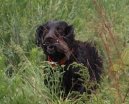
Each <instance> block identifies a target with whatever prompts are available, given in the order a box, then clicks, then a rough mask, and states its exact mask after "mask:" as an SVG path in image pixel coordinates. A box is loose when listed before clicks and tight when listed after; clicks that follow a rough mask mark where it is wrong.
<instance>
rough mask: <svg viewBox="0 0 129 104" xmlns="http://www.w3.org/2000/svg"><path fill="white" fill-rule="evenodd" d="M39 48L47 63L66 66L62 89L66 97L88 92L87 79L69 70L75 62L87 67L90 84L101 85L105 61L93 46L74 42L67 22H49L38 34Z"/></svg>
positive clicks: (73, 36) (87, 43)
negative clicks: (73, 93) (85, 82)
mask: <svg viewBox="0 0 129 104" xmlns="http://www.w3.org/2000/svg"><path fill="white" fill-rule="evenodd" d="M36 44H37V46H39V47H41V48H42V49H43V51H44V53H45V55H46V61H49V62H54V63H56V64H58V65H64V74H63V80H62V87H63V89H64V92H65V94H66V95H67V94H68V93H70V92H71V91H77V92H79V93H81V94H82V93H83V92H87V89H86V88H85V86H84V79H83V78H82V77H81V76H80V75H78V74H77V72H79V71H80V68H78V67H76V68H75V67H69V65H70V64H72V63H73V62H77V63H79V64H83V65H84V66H85V67H87V68H88V72H89V75H90V81H96V82H98V83H99V81H100V79H101V74H102V70H103V61H102V58H101V57H100V55H99V54H98V50H97V49H96V47H95V46H94V45H93V44H91V43H90V42H81V41H79V40H76V39H75V33H74V29H73V26H72V25H69V24H68V23H66V22H65V21H48V22H46V23H45V24H43V25H40V26H39V27H38V28H37V30H36ZM68 67H69V69H68ZM84 70H85V69H84ZM80 79H82V80H80ZM91 89H94V88H91Z"/></svg>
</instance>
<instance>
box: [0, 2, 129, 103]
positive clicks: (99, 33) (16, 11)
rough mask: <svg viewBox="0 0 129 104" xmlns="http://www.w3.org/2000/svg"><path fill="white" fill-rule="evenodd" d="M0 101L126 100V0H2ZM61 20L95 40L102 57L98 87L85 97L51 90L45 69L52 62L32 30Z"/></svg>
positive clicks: (128, 73) (128, 61) (128, 47)
mask: <svg viewBox="0 0 129 104" xmlns="http://www.w3.org/2000/svg"><path fill="white" fill-rule="evenodd" d="M0 7H1V9H0V104H85V103H86V104H129V0H0ZM48 20H64V21H67V22H68V23H69V24H72V25H73V26H74V28H75V33H76V39H79V40H82V41H87V40H88V41H95V42H96V43H97V47H98V49H99V50H100V51H99V52H100V53H101V54H102V57H103V60H104V73H103V76H102V81H101V84H100V88H99V89H98V90H97V91H96V93H94V94H91V95H90V96H91V98H90V99H88V98H87V94H83V95H81V97H80V98H78V99H75V98H71V99H67V98H66V99H65V100H63V99H61V97H59V96H57V93H60V92H59V90H57V89H56V87H57V85H58V78H59V76H60V75H59V73H58V70H60V67H58V68H57V72H56V73H55V76H56V77H54V79H55V80H56V82H57V84H56V85H55V86H52V88H53V89H54V91H55V92H57V93H54V92H52V93H50V91H49V88H47V87H46V86H45V85H44V83H43V79H44V77H45V76H46V75H45V74H44V73H43V70H45V69H46V70H49V69H50V66H49V65H48V64H47V63H46V62H44V54H43V52H42V50H41V49H40V48H37V47H36V45H35V41H34V37H35V30H36V28H37V27H38V25H40V24H42V23H44V22H46V21H48Z"/></svg>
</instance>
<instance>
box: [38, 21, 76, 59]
mask: <svg viewBox="0 0 129 104" xmlns="http://www.w3.org/2000/svg"><path fill="white" fill-rule="evenodd" d="M73 41H74V31H73V28H72V26H69V25H68V24H67V23H66V22H64V21H50V22H47V23H45V24H43V25H41V26H39V27H38V28H37V31H36V44H37V45H38V46H40V47H42V48H43V50H44V52H45V54H46V55H49V56H53V57H56V58H57V59H58V58H62V57H64V56H66V57H67V58H69V56H70V54H71V48H72V47H71V44H73Z"/></svg>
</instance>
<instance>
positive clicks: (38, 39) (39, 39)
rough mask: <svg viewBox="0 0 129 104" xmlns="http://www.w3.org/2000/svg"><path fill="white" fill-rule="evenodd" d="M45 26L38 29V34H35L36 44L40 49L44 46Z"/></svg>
mask: <svg viewBox="0 0 129 104" xmlns="http://www.w3.org/2000/svg"><path fill="white" fill-rule="evenodd" d="M43 28H44V27H43V25H40V26H39V27H38V28H37V29H36V34H35V43H36V45H37V46H38V47H40V46H41V45H42V35H43V31H44V29H43Z"/></svg>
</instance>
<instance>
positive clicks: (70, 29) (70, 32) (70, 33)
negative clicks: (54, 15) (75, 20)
mask: <svg viewBox="0 0 129 104" xmlns="http://www.w3.org/2000/svg"><path fill="white" fill-rule="evenodd" d="M65 34H66V37H68V38H69V39H71V40H72V39H74V29H73V26H72V25H68V26H67V27H66V29H65Z"/></svg>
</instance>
